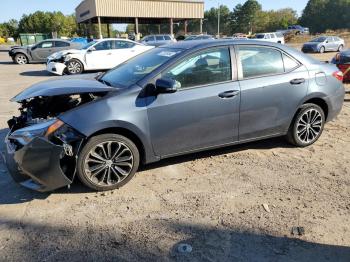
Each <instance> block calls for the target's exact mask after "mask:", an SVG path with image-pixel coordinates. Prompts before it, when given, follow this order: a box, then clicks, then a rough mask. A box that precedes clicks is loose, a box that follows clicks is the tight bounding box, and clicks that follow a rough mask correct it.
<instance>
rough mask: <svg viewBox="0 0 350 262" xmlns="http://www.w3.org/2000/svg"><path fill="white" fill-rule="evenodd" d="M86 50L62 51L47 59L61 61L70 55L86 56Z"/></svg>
mask: <svg viewBox="0 0 350 262" xmlns="http://www.w3.org/2000/svg"><path fill="white" fill-rule="evenodd" d="M85 53H86V50H83V49H68V50H62V51H59V52H56V53H53V54H52V55H50V56H49V57H48V58H47V59H49V60H50V59H51V60H52V59H59V58H61V57H62V56H65V55H69V54H85Z"/></svg>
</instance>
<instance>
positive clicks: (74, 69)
mask: <svg viewBox="0 0 350 262" xmlns="http://www.w3.org/2000/svg"><path fill="white" fill-rule="evenodd" d="M67 69H68V72H69V73H70V74H79V73H81V71H82V67H81V64H80V63H79V62H77V61H70V62H69V63H68V66H67Z"/></svg>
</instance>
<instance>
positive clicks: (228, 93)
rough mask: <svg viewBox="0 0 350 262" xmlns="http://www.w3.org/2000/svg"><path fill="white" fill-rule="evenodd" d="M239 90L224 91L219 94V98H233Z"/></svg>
mask: <svg viewBox="0 0 350 262" xmlns="http://www.w3.org/2000/svg"><path fill="white" fill-rule="evenodd" d="M239 93H240V92H239V90H230V91H225V92H222V93H220V94H219V97H220V98H231V97H235V96H237V95H238V94H239Z"/></svg>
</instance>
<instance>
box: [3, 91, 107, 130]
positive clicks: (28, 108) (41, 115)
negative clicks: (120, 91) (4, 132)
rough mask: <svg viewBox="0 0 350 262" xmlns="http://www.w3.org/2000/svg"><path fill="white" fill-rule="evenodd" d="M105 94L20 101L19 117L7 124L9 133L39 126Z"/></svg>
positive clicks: (59, 96) (44, 97)
mask: <svg viewBox="0 0 350 262" xmlns="http://www.w3.org/2000/svg"><path fill="white" fill-rule="evenodd" d="M105 94H106V93H83V94H69V95H57V96H50V97H47V96H39V97H34V98H30V99H26V100H23V101H20V102H19V103H20V108H19V111H20V115H19V116H14V117H13V118H11V119H10V120H9V121H8V122H7V123H8V126H9V128H10V129H11V131H12V132H13V131H16V130H18V129H21V128H24V127H27V126H30V125H34V124H39V123H41V122H44V121H47V120H49V119H52V118H55V117H57V116H59V115H60V114H62V113H64V112H67V111H69V110H71V109H74V108H76V107H79V106H81V105H83V104H86V103H90V102H92V101H95V100H97V99H98V98H100V97H102V96H104V95H105Z"/></svg>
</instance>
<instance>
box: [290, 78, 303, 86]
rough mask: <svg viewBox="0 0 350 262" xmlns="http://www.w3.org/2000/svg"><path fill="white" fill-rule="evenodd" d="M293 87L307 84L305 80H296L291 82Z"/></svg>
mask: <svg viewBox="0 0 350 262" xmlns="http://www.w3.org/2000/svg"><path fill="white" fill-rule="evenodd" d="M290 83H291V84H292V85H301V84H304V83H305V78H296V79H293V80H291V81H290Z"/></svg>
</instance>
